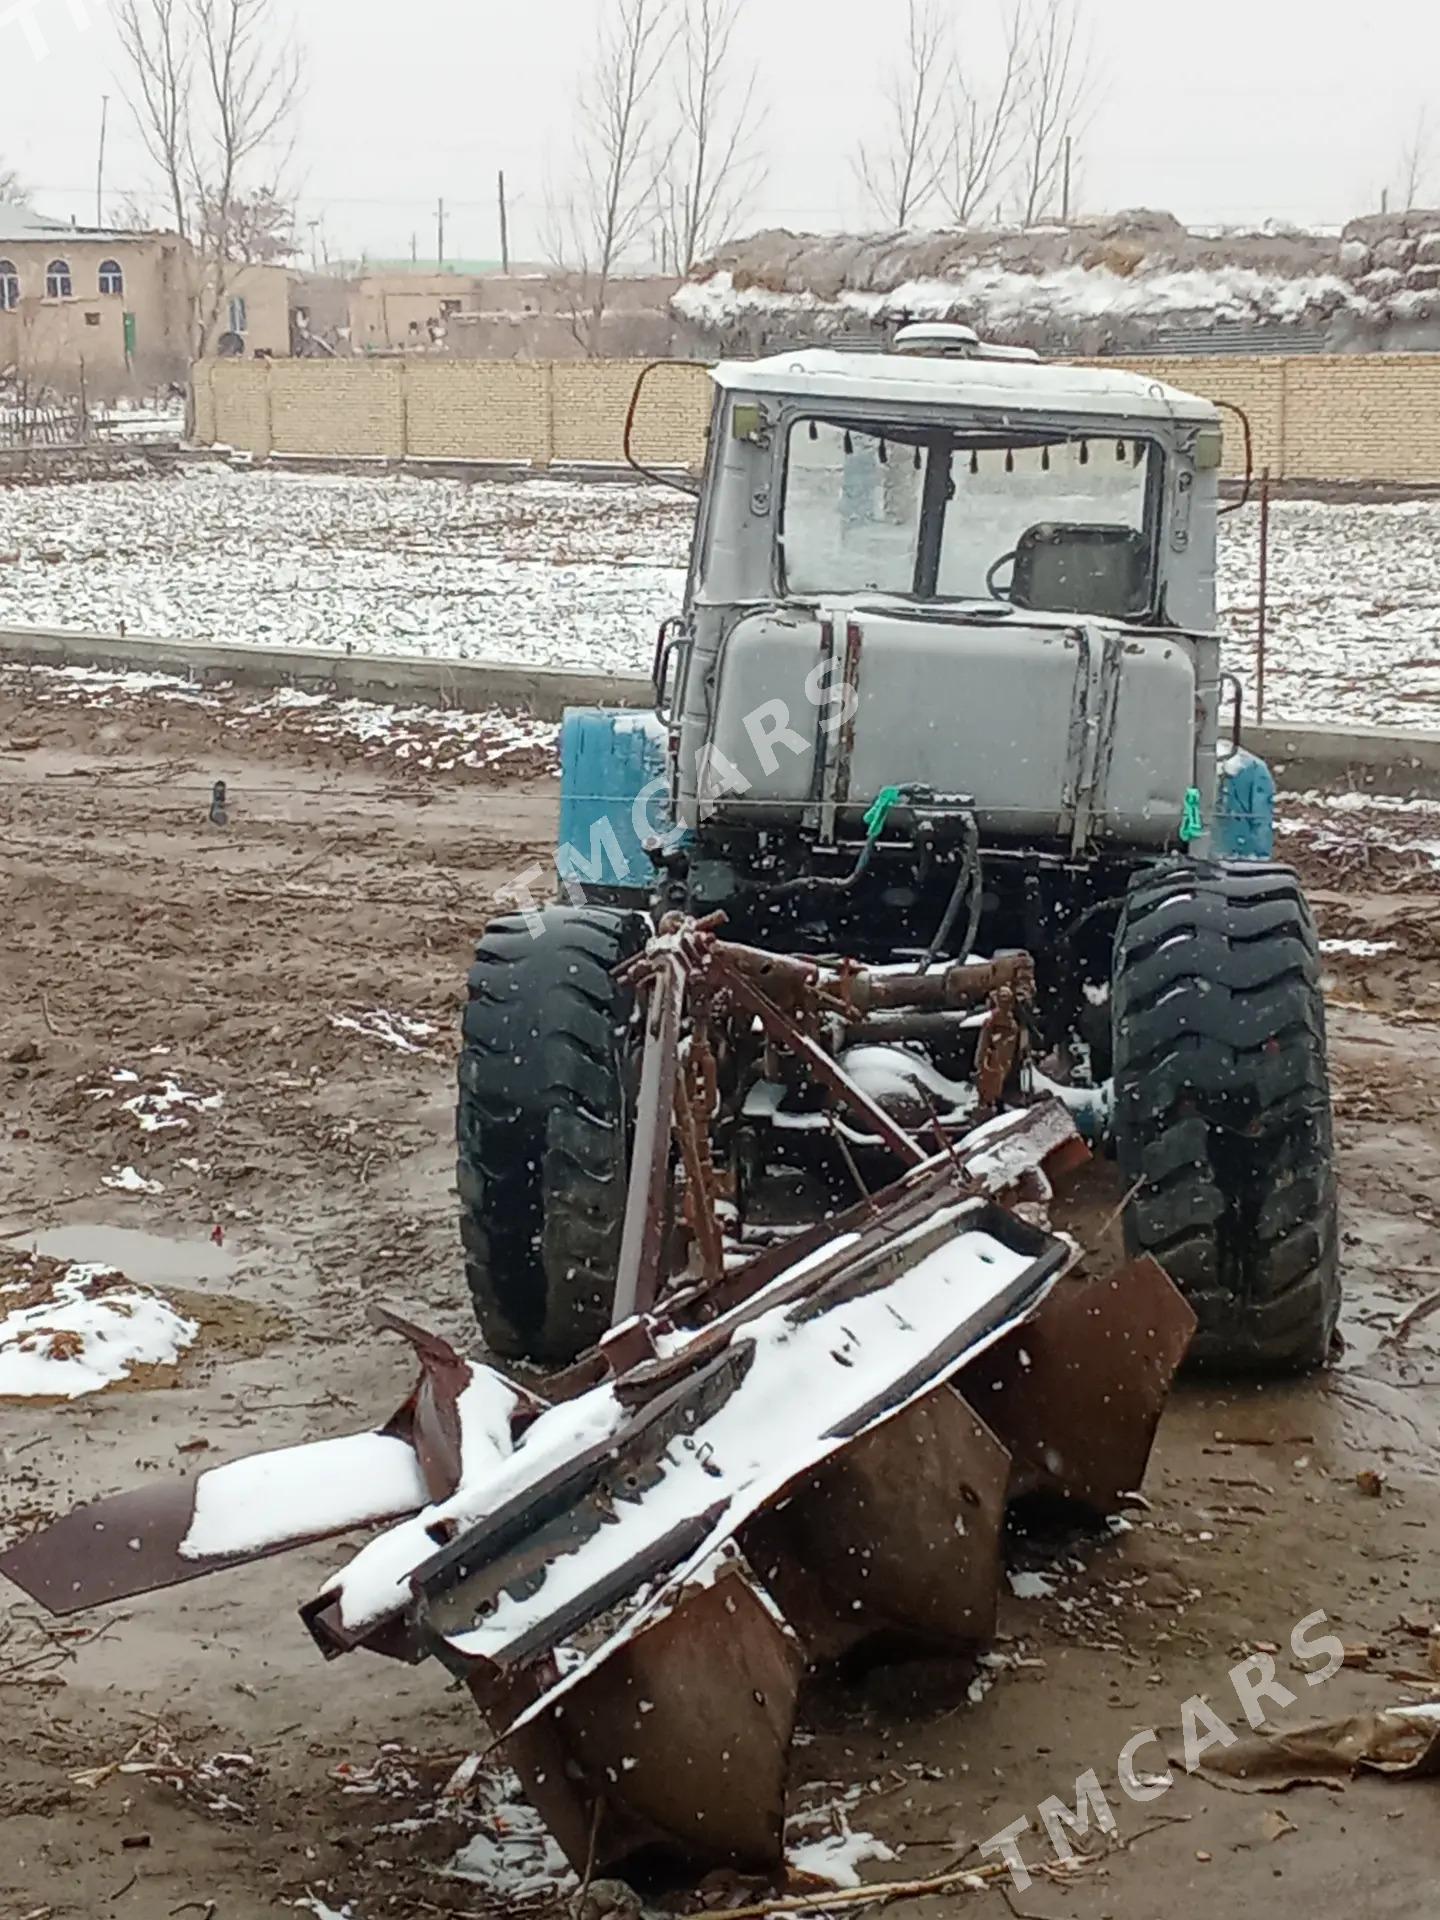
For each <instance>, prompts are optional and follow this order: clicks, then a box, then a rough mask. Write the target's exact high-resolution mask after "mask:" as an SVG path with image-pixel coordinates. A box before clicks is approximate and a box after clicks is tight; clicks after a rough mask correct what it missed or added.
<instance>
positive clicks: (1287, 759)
mask: <svg viewBox="0 0 1440 1920" xmlns="http://www.w3.org/2000/svg"><path fill="white" fill-rule="evenodd" d="M0 659H4V660H6V661H10V662H15V663H19V664H22V665H24V664H30V665H34V666H51V667H65V666H70V667H106V668H109V669H111V670H113V671H138V672H141V673H169V674H176V675H178V676H179V677H180V678H181V679H191V680H198V681H201V682H206V681H221V680H224V681H230V682H232V683H233V684H234V685H237V686H251V687H300V688H304V689H306V690H308V691H311V692H314V693H330V694H335V695H338V696H340V697H341V698H344V699H350V700H371V701H375V702H376V703H378V704H381V705H395V706H416V707H460V708H463V709H465V710H466V711H467V712H479V711H483V710H484V709H485V708H487V707H502V708H505V709H507V710H508V711H511V712H516V713H531V714H534V715H535V716H536V717H537V718H538V719H542V720H558V719H559V718H560V716H561V714H562V712H563V711H564V709H565V708H566V707H580V706H602V707H605V706H608V707H649V706H650V705H651V704H652V701H653V698H654V695H653V691H652V689H651V685H650V681H649V680H648V679H647V678H645V677H644V676H642V675H638V674H637V675H629V674H605V673H571V672H561V671H556V670H555V669H552V668H541V667H526V666H506V665H503V664H496V663H493V662H488V661H465V660H437V659H429V658H424V657H421V656H420V655H416V654H382V653H347V652H345V651H343V650H342V649H339V648H327V647H252V646H236V645H226V644H225V643H223V642H219V641H188V640H159V639H154V638H151V637H150V636H148V635H141V634H134V633H125V634H119V633H115V634H104V633H85V632H81V631H78V630H72V629H69V628H59V627H5V626H0ZM1245 745H1246V746H1247V747H1249V748H1250V750H1251V752H1252V753H1258V754H1259V755H1260V757H1261V758H1262V759H1264V760H1267V761H1269V763H1270V765H1271V766H1272V767H1273V768H1274V771H1275V777H1276V780H1277V781H1278V782H1279V784H1280V786H1281V787H1283V788H1287V789H1289V790H1290V791H1291V792H1304V791H1305V790H1306V789H1308V788H1310V787H1341V786H1344V787H1355V788H1359V789H1361V790H1368V791H1371V792H1375V793H1394V794H1407V793H1418V794H1440V732H1436V733H1421V732H1418V731H1408V730H1407V731H1396V730H1391V729H1387V728H1382V727H1359V726H1356V727H1314V726H1303V725H1298V724H1296V725H1284V724H1282V725H1272V726H1265V727H1247V728H1246V730H1245Z"/></svg>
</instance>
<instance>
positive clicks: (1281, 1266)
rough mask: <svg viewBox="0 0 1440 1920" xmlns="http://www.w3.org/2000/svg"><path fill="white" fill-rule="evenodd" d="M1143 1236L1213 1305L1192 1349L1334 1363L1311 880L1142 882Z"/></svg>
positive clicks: (1131, 984)
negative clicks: (1307, 887) (1305, 886)
mask: <svg viewBox="0 0 1440 1920" xmlns="http://www.w3.org/2000/svg"><path fill="white" fill-rule="evenodd" d="M1112 1008H1113V1015H1114V1031H1115V1112H1116V1151H1117V1158H1118V1160H1119V1164H1120V1171H1121V1176H1122V1178H1123V1179H1124V1181H1125V1184H1126V1188H1127V1190H1130V1189H1134V1191H1133V1193H1132V1197H1131V1199H1130V1201H1129V1203H1128V1204H1127V1207H1126V1212H1125V1232H1126V1239H1127V1243H1128V1245H1129V1247H1130V1250H1131V1251H1132V1252H1133V1253H1151V1254H1153V1255H1154V1256H1155V1257H1156V1259H1158V1260H1159V1261H1160V1263H1161V1264H1162V1265H1163V1266H1165V1267H1166V1268H1167V1269H1168V1270H1169V1272H1170V1274H1171V1276H1172V1278H1173V1279H1174V1280H1175V1282H1176V1284H1177V1285H1178V1286H1180V1287H1181V1289H1182V1290H1183V1291H1184V1292H1185V1294H1186V1296H1187V1297H1188V1299H1189V1300H1190V1303H1191V1305H1192V1306H1193V1307H1194V1309H1195V1311H1196V1314H1197V1316H1198V1318H1199V1323H1200V1324H1199V1329H1198V1332H1197V1334H1196V1339H1195V1343H1194V1346H1193V1347H1192V1350H1191V1358H1192V1360H1193V1361H1195V1362H1196V1363H1198V1364H1201V1365H1208V1366H1214V1367H1218V1368H1223V1369H1226V1370H1228V1371H1233V1372H1263V1373H1285V1372H1300V1371H1305V1370H1307V1369H1309V1368H1312V1367H1315V1366H1319V1365H1321V1364H1323V1363H1324V1361H1325V1359H1326V1358H1327V1357H1328V1354H1329V1352H1330V1348H1331V1344H1332V1340H1333V1337H1334V1331H1335V1325H1336V1321H1337V1319H1338V1316H1339V1309H1340V1276H1339V1233H1338V1228H1337V1224H1336V1188H1335V1175H1334V1169H1333V1165H1332V1155H1333V1141H1332V1123H1331V1114H1330V1094H1329V1078H1328V1068H1327V1061H1326V1040H1325V1010H1324V1001H1323V996H1322V992H1321V986H1320V960H1319V949H1318V945H1317V942H1316V938H1315V929H1314V924H1313V922H1312V920H1311V917H1310V912H1309V909H1308V907H1307V906H1306V903H1305V899H1304V896H1303V894H1302V892H1301V890H1300V885H1299V882H1298V880H1297V879H1296V877H1295V875H1294V874H1293V873H1292V872H1291V871H1290V869H1289V868H1286V867H1281V866H1276V865H1271V864H1268V863H1264V864H1262V863H1258V862H1255V863H1244V864H1236V865H1219V864H1214V863H1206V864H1200V863H1195V864H1189V863H1187V864H1184V865H1172V866H1168V867H1165V868H1158V869H1154V870H1151V871H1150V872H1147V873H1145V874H1142V875H1140V876H1138V877H1137V878H1136V880H1135V881H1134V883H1133V884H1132V887H1131V889H1130V895H1129V899H1128V901H1127V905H1126V909H1125V912H1124V914H1123V916H1122V919H1121V924H1120V928H1119V931H1118V933H1117V936H1116V962H1115V977H1114V983H1113V989H1112Z"/></svg>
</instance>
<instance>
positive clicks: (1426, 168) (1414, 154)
mask: <svg viewBox="0 0 1440 1920" xmlns="http://www.w3.org/2000/svg"><path fill="white" fill-rule="evenodd" d="M1434 161H1435V154H1434V142H1433V140H1432V138H1431V133H1430V116H1429V113H1428V112H1427V111H1426V109H1425V108H1424V107H1421V109H1420V111H1419V112H1418V113H1417V114H1416V116H1415V124H1414V126H1413V128H1412V129H1411V132H1410V136H1409V138H1408V139H1407V140H1406V141H1405V143H1404V145H1403V146H1402V147H1401V149H1400V187H1399V200H1398V203H1397V207H1396V211H1397V212H1400V213H1403V212H1405V211H1406V210H1407V209H1408V208H1410V207H1418V206H1420V205H1421V204H1422V203H1423V202H1424V199H1425V196H1426V195H1427V194H1428V193H1429V191H1430V176H1431V173H1432V172H1433V170H1434Z"/></svg>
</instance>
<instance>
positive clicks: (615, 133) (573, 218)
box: [548, 0, 675, 354]
mask: <svg viewBox="0 0 1440 1920" xmlns="http://www.w3.org/2000/svg"><path fill="white" fill-rule="evenodd" d="M674 38H675V27H674V21H673V17H672V14H671V9H670V5H669V3H668V0H604V10H603V12H602V15H601V19H600V26H599V31H598V34H597V38H596V44H595V51H594V55H593V57H592V59H591V61H590V63H589V66H588V69H587V71H586V74H585V76H584V78H583V79H582V81H581V85H580V89H579V95H578V99H577V102H576V121H577V155H576V159H577V184H576V187H575V189H574V191H573V192H572V193H571V194H570V195H569V196H568V197H567V198H566V199H565V200H564V201H562V202H561V203H559V204H552V206H551V209H550V217H549V234H548V249H549V253H550V257H551V261H552V263H553V265H554V267H555V270H556V273H557V276H558V277H559V279H560V281H561V283H562V285H564V286H565V287H566V288H567V290H568V291H569V294H570V305H571V314H572V318H571V325H572V327H573V328H574V331H575V337H576V339H577V340H578V341H579V342H580V344H581V346H582V347H583V348H584V349H585V351H586V352H587V353H590V354H596V353H598V352H599V351H600V347H601V330H602V327H603V324H604V320H605V313H606V310H607V308H608V307H609V304H610V295H611V290H612V284H613V282H614V279H615V275H616V272H617V270H618V268H619V267H620V266H621V265H622V263H623V262H624V260H625V257H626V255H627V254H628V253H629V252H630V251H631V249H632V248H633V247H634V245H635V243H636V241H637V240H638V239H639V238H640V237H641V235H642V234H645V235H647V236H648V234H649V231H650V223H651V221H652V220H653V217H654V209H655V206H656V203H657V197H658V195H659V191H660V183H661V181H662V180H663V179H664V178H665V176H666V174H667V172H668V169H669V166H670V160H671V155H672V153H673V151H674V144H675V143H674V136H673V134H672V135H670V136H669V137H667V136H666V134H665V131H664V123H663V115H662V99H661V92H662V90H661V87H660V80H661V76H662V74H663V71H664V68H665V63H666V61H667V59H668V58H669V55H670V49H671V47H672V45H673V43H674Z"/></svg>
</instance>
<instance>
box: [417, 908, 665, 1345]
mask: <svg viewBox="0 0 1440 1920" xmlns="http://www.w3.org/2000/svg"><path fill="white" fill-rule="evenodd" d="M541 919H542V921H543V929H541V930H536V931H535V932H534V933H533V934H532V931H531V927H530V925H529V923H527V921H526V919H525V918H524V917H523V916H521V915H519V914H516V915H510V916H507V917H506V918H504V919H500V920H496V921H494V922H492V924H491V925H490V927H489V928H488V929H487V930H486V933H485V936H484V938H483V939H482V940H481V942H480V945H479V947H478V948H477V949H476V953H475V965H474V966H473V967H472V968H471V970H470V980H469V987H470V997H469V1003H468V1005H467V1006H466V1008H465V1015H464V1024H463V1045H462V1048H461V1053H460V1071H459V1078H460V1087H459V1097H458V1101H457V1105H456V1128H455V1131H456V1141H457V1147H458V1168H457V1184H458V1186H459V1190H460V1235H461V1240H462V1242H463V1245H464V1250H465V1274H466V1279H467V1280H468V1282H469V1287H470V1296H471V1299H472V1301H473V1302H474V1306H475V1312H476V1316H477V1318H478V1319H479V1322H480V1326H481V1330H482V1332H483V1333H484V1336H485V1340H486V1343H487V1345H488V1346H489V1347H490V1348H491V1349H492V1351H493V1352H495V1353H497V1354H501V1355H503V1356H504V1357H506V1358H508V1359H525V1360H535V1361H540V1362H543V1363H546V1364H563V1363H564V1362H566V1361H569V1360H573V1359H574V1358H575V1356H576V1355H577V1354H579V1353H583V1352H584V1351H585V1349H586V1348H587V1347H590V1346H593V1345H594V1343H595V1342H596V1341H597V1340H598V1339H599V1338H600V1336H601V1334H602V1333H604V1332H605V1330H606V1328H607V1327H608V1326H609V1324H610V1310H611V1303H612V1301H613V1299H614V1289H615V1274H616V1269H617V1266H618V1263H619V1256H620V1234H621V1229H622V1226H623V1222H624V1215H625V1187H626V1178H627V1166H628V1153H629V1139H628V1133H629V1120H628V1113H629V1094H630V1089H629V1086H628V1084H627V1082H628V1075H629V1068H630V1061H631V1058H632V1055H633V1043H632V1039H631V1026H632V1015H633V1012H634V999H633V996H632V995H631V994H630V993H629V992H628V991H627V990H626V989H624V988H622V987H620V986H618V985H617V984H616V982H615V980H614V979H613V977H612V970H613V969H614V968H615V967H616V966H618V965H619V963H620V962H621V961H622V960H626V959H628V958H629V957H630V956H631V955H632V954H634V953H636V952H637V951H638V950H639V949H640V947H642V946H643V945H644V943H645V940H646V938H647V937H648V935H649V933H650V926H649V923H648V921H646V920H645V919H644V918H643V916H642V915H640V914H638V913H624V912H618V911H615V910H613V909H610V908H605V907H590V906H585V907H547V908H545V909H544V910H543V912H542V915H541Z"/></svg>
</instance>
